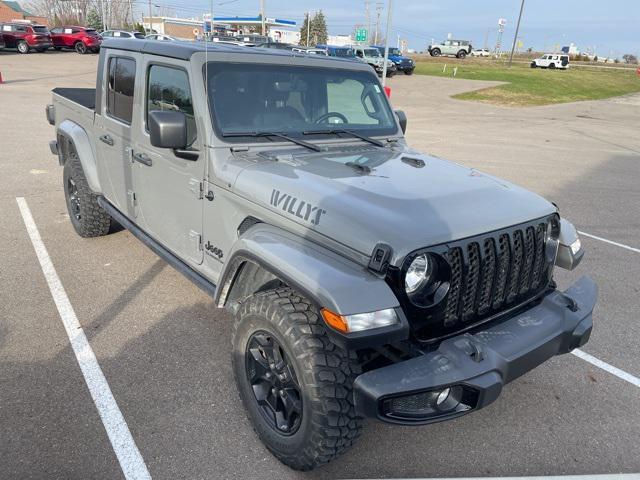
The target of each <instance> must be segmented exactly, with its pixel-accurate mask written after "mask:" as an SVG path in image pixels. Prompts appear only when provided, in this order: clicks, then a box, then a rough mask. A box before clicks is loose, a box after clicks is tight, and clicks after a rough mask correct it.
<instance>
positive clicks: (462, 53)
mask: <svg viewBox="0 0 640 480" xmlns="http://www.w3.org/2000/svg"><path fill="white" fill-rule="evenodd" d="M466 56H467V52H465V51H464V50H460V51H459V52H458V54H457V55H456V57H458V58H465V57H466Z"/></svg>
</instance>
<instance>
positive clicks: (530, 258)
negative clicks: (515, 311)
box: [520, 227, 536, 295]
mask: <svg viewBox="0 0 640 480" xmlns="http://www.w3.org/2000/svg"><path fill="white" fill-rule="evenodd" d="M535 255H536V244H535V240H534V230H533V227H527V229H526V230H525V231H524V263H523V266H522V275H520V295H524V294H525V293H527V292H528V291H529V288H531V270H532V268H533V262H534V260H535Z"/></svg>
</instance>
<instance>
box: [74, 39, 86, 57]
mask: <svg viewBox="0 0 640 480" xmlns="http://www.w3.org/2000/svg"><path fill="white" fill-rule="evenodd" d="M73 48H74V49H75V51H76V53H79V54H80V55H84V54H85V53H87V46H86V45H85V44H84V43H82V42H76V44H75V45H74V46H73Z"/></svg>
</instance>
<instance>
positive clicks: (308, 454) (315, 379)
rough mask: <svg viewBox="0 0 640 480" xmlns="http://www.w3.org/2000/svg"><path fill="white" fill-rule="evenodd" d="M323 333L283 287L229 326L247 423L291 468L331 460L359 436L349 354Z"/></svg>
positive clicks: (353, 362) (313, 311)
mask: <svg viewBox="0 0 640 480" xmlns="http://www.w3.org/2000/svg"><path fill="white" fill-rule="evenodd" d="M326 328H327V327H325V325H324V322H323V321H322V319H321V317H320V314H319V312H318V310H317V308H316V307H315V306H313V305H312V304H311V303H310V302H309V301H308V300H307V299H305V298H304V297H302V296H301V295H299V294H298V293H297V292H296V291H294V290H293V289H291V288H289V287H281V288H277V289H274V290H268V291H264V292H260V293H257V294H254V295H253V296H251V297H249V298H248V299H247V300H246V301H244V302H243V303H242V305H241V306H240V309H239V310H238V313H237V314H236V319H235V322H234V331H233V338H232V347H233V352H232V363H233V372H234V376H235V379H236V384H237V386H238V391H239V393H240V398H241V399H242V402H243V404H244V407H245V409H246V411H247V415H248V417H249V420H250V421H251V423H252V425H253V428H254V430H255V431H256V433H257V434H258V437H259V438H260V440H262V442H263V443H264V444H265V445H266V446H267V448H268V449H269V450H270V451H271V453H273V455H275V456H276V458H278V460H280V461H281V462H282V463H284V464H286V465H288V466H289V467H291V468H293V469H295V470H311V469H313V468H316V467H318V466H319V465H322V464H324V463H327V462H329V461H331V460H332V459H333V458H335V457H336V456H337V455H339V454H341V453H342V452H344V451H345V450H347V449H348V448H349V447H350V446H351V445H352V444H353V443H354V441H355V440H356V438H357V437H358V436H359V434H360V430H361V419H360V418H359V417H358V416H357V415H356V413H355V407H354V404H353V381H354V380H355V377H356V376H357V375H358V374H359V373H360V369H359V365H358V363H357V358H356V355H355V353H354V352H348V351H346V350H343V349H341V348H340V347H338V346H337V345H335V344H334V343H332V342H331V340H330V339H329V337H328V336H327V332H326Z"/></svg>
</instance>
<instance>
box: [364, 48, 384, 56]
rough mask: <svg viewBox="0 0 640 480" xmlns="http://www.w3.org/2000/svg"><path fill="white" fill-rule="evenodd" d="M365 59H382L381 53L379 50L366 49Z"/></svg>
mask: <svg viewBox="0 0 640 480" xmlns="http://www.w3.org/2000/svg"><path fill="white" fill-rule="evenodd" d="M364 55H365V57H380V56H381V55H380V51H379V50H378V49H377V48H365V49H364Z"/></svg>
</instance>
